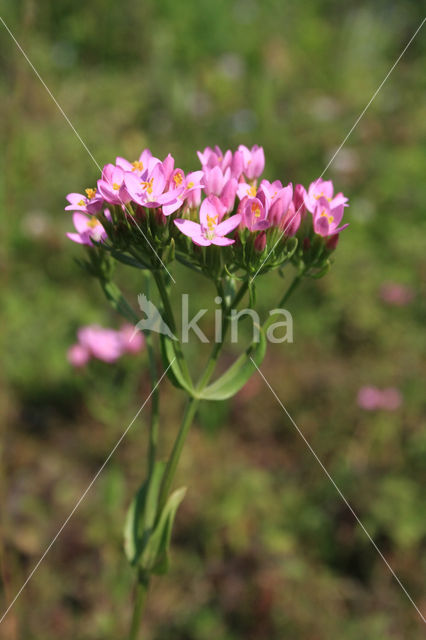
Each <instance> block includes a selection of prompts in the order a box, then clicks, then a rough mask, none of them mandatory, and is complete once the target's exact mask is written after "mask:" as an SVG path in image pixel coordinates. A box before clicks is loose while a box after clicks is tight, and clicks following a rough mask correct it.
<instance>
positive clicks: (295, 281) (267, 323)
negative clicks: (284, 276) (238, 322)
mask: <svg viewBox="0 0 426 640" xmlns="http://www.w3.org/2000/svg"><path fill="white" fill-rule="evenodd" d="M304 275H305V272H304V271H300V272H299V273H298V274H297V275H296V276H295V277H294V279H293V282H292V283H291V285H290V286H289V288H288V289H287V291H286V292H285V294H284V295H283V297H282V298H281V300H280V301H279V303H278V306H277V308H281V307H283V306H284V305H285V303H286V302H287V300H288V299H289V298H290V296H291V294H292V293H293V292H294V290H295V289H296V288H297V287H298V286H299V284H300V283H301V281H302V278H303V276H304ZM277 317H278V314H275V315H272V316H269V318H267V320H265V322H264V323H263V325H262V329H263V330H264V331H266V330H267V328H268V327H269V326H270V325H271V324H272V323H273V322H274V320H275V319H276V318H277Z"/></svg>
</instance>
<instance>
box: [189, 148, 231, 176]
mask: <svg viewBox="0 0 426 640" xmlns="http://www.w3.org/2000/svg"><path fill="white" fill-rule="evenodd" d="M197 155H198V158H199V160H200V162H201V166H202V167H203V169H213V167H219V168H221V169H223V170H225V169H227V168H228V167H229V166H230V164H231V162H232V151H230V150H228V151H226V152H225V154H223V153H222V151H221V149H220V147H218V146H217V145H216V146H215V148H214V149H211V148H210V147H206V148H205V149H204V151H203V152H201V151H197Z"/></svg>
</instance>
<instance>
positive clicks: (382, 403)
mask: <svg viewBox="0 0 426 640" xmlns="http://www.w3.org/2000/svg"><path fill="white" fill-rule="evenodd" d="M401 404H402V395H401V392H400V391H399V389H396V388H395V387H388V388H387V389H378V388H377V387H373V386H365V387H361V389H360V390H359V392H358V406H360V407H361V409H365V410H366V411H377V410H378V409H384V410H385V411H395V410H396V409H399V407H400V406H401Z"/></svg>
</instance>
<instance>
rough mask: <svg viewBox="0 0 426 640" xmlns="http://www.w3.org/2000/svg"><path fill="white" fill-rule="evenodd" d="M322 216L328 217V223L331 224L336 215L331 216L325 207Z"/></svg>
mask: <svg viewBox="0 0 426 640" xmlns="http://www.w3.org/2000/svg"><path fill="white" fill-rule="evenodd" d="M320 217H321V218H327V220H328V223H329V224H331V223H332V222H334V217H333V216H330V215H329V214H328V213H327V211H326V210H325V209H323V210H322V211H321V216H320Z"/></svg>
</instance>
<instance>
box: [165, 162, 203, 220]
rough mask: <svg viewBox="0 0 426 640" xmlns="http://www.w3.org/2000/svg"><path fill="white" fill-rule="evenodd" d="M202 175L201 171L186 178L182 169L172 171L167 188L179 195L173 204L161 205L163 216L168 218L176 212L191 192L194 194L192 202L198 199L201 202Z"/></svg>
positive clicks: (194, 172) (189, 174)
mask: <svg viewBox="0 0 426 640" xmlns="http://www.w3.org/2000/svg"><path fill="white" fill-rule="evenodd" d="M203 175H204V174H203V172H202V171H193V172H192V173H188V175H187V176H185V174H184V172H183V171H182V169H175V170H174V171H172V173H171V174H170V177H169V187H168V188H169V189H171V190H173V189H174V190H179V191H180V193H179V195H178V196H177V198H176V201H175V202H172V204H165V205H163V213H164V215H165V216H169V215H170V214H172V213H174V212H175V211H177V210H178V209H179V208H180V207H181V206H182V203H183V201H184V200H187V199H188V197H189V196H190V194H191V193H192V192H196V194H195V195H194V200H193V201H196V200H197V198H198V197H199V198H200V200H201V188H202V187H203V184H202V180H203Z"/></svg>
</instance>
